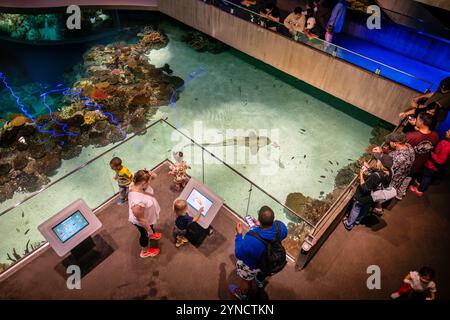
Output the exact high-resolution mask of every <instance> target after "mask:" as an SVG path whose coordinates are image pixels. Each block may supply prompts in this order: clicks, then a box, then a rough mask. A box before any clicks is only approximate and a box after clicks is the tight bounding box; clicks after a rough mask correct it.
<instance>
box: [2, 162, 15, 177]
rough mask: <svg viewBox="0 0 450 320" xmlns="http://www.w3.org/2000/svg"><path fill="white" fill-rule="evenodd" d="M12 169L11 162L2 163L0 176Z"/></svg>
mask: <svg viewBox="0 0 450 320" xmlns="http://www.w3.org/2000/svg"><path fill="white" fill-rule="evenodd" d="M11 169H12V166H11V165H10V164H9V163H0V176H4V175H7V174H8V173H9V172H10V171H11Z"/></svg>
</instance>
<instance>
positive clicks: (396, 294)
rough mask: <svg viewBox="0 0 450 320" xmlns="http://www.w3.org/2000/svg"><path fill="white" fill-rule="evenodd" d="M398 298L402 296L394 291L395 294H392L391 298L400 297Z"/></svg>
mask: <svg viewBox="0 0 450 320" xmlns="http://www.w3.org/2000/svg"><path fill="white" fill-rule="evenodd" d="M398 298H400V293H398V292H394V293H393V294H391V299H398Z"/></svg>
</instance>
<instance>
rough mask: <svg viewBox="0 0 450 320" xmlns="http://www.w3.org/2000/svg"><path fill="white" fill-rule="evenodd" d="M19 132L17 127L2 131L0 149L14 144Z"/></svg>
mask: <svg viewBox="0 0 450 320" xmlns="http://www.w3.org/2000/svg"><path fill="white" fill-rule="evenodd" d="M18 132H19V128H18V127H12V128H11V127H10V128H7V129H3V130H2V131H1V134H0V146H1V147H9V146H10V145H12V144H13V143H14V142H16V141H17V140H18V139H17V133H18Z"/></svg>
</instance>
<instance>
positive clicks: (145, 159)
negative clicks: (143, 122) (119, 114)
mask: <svg viewBox="0 0 450 320" xmlns="http://www.w3.org/2000/svg"><path fill="white" fill-rule="evenodd" d="M172 131H173V130H172V128H171V127H169V126H168V125H167V124H165V123H162V122H160V123H157V124H155V125H154V126H152V127H150V128H149V129H147V130H146V132H145V133H143V134H141V135H137V136H135V137H133V138H131V139H130V140H128V141H126V142H125V143H123V144H121V145H120V146H118V147H116V148H114V149H112V150H110V151H108V152H107V153H105V154H103V155H102V156H101V157H99V158H97V159H95V160H94V161H92V162H91V163H89V164H87V165H86V166H85V167H82V168H80V169H79V170H77V171H74V172H72V173H71V174H70V175H69V176H67V177H65V178H64V179H62V180H60V181H58V182H57V183H55V184H54V185H51V186H50V187H48V188H47V189H45V190H43V191H41V192H40V193H39V194H37V195H36V196H34V197H32V198H30V199H28V200H27V201H25V202H23V203H22V204H20V205H19V206H17V207H15V208H13V209H12V210H10V211H8V212H6V213H4V214H3V215H2V216H0V266H1V268H0V272H1V269H2V268H3V269H5V268H6V267H7V266H10V265H11V264H12V263H14V262H17V261H18V260H20V259H21V258H23V257H24V256H26V255H27V254H29V253H31V252H32V251H33V250H35V249H37V248H38V247H39V246H40V245H42V244H43V243H45V240H44V238H43V237H42V236H41V234H40V232H39V231H38V229H37V227H38V226H39V225H40V224H41V223H42V222H44V221H45V220H47V219H48V218H50V217H51V216H53V215H54V214H56V213H57V212H59V211H60V210H62V209H63V208H65V207H66V206H67V205H68V204H70V203H72V202H73V201H75V200H76V199H78V198H82V199H83V200H85V201H86V203H87V204H88V205H89V207H90V208H97V207H98V206H100V205H101V204H103V203H104V202H105V201H106V200H107V199H109V198H110V197H112V196H113V195H114V194H116V193H117V192H118V190H119V188H118V185H117V182H116V181H115V180H114V179H113V177H114V172H113V171H112V170H111V168H110V166H109V162H110V160H111V159H112V158H113V157H116V156H118V157H120V158H121V159H122V161H123V164H124V165H125V166H126V167H127V168H128V169H130V171H132V172H133V173H134V172H135V171H137V170H139V169H142V168H148V169H151V168H152V167H154V166H156V165H157V164H158V163H160V162H162V161H164V160H165V159H166V158H168V157H170V155H171V150H168V146H170V143H171V133H172Z"/></svg>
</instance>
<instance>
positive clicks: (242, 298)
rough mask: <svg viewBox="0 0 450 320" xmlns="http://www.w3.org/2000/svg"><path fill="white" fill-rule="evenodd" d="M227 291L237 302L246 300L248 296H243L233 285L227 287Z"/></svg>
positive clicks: (239, 289)
mask: <svg viewBox="0 0 450 320" xmlns="http://www.w3.org/2000/svg"><path fill="white" fill-rule="evenodd" d="M228 290H230V293H231V294H232V295H233V296H234V297H235V298H237V299H239V300H248V296H247V295H246V294H243V293H242V291H241V288H239V287H238V286H237V285H235V284H230V285H229V286H228Z"/></svg>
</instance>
